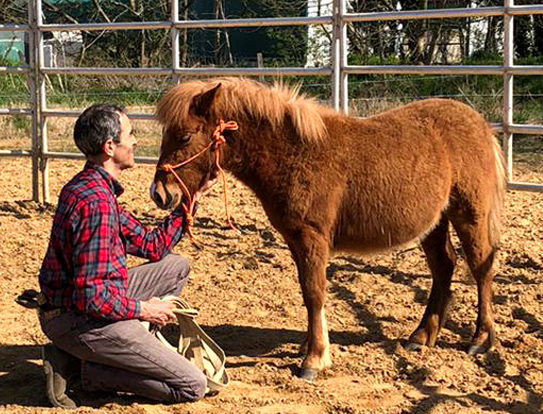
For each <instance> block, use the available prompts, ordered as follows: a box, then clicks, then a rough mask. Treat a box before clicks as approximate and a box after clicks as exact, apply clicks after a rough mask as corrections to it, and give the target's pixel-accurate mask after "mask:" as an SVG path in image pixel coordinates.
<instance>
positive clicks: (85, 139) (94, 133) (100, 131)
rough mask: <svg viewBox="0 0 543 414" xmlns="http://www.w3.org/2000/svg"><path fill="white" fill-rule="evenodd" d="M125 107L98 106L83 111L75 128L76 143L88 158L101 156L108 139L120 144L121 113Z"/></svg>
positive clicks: (113, 105) (112, 105)
mask: <svg viewBox="0 0 543 414" xmlns="http://www.w3.org/2000/svg"><path fill="white" fill-rule="evenodd" d="M124 111H125V108H124V107H123V106H118V105H115V104H96V105H92V106H90V107H88V108H87V109H85V111H83V113H82V114H81V115H79V118H77V121H76V122H75V127H74V141H75V145H77V148H79V150H80V151H81V152H82V153H83V154H85V155H86V156H94V155H99V154H100V153H101V152H102V151H103V150H104V144H105V143H106V141H107V140H108V139H110V138H111V139H112V140H113V142H115V143H119V142H120V134H121V118H120V115H119V114H121V113H125V112H124Z"/></svg>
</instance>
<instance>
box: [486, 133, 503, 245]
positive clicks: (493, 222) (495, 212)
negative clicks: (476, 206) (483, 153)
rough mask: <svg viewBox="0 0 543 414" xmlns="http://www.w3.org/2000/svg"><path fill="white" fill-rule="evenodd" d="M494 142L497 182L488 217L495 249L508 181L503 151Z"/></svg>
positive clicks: (490, 235)
mask: <svg viewBox="0 0 543 414" xmlns="http://www.w3.org/2000/svg"><path fill="white" fill-rule="evenodd" d="M492 140H493V142H494V147H493V149H494V165H495V168H496V182H495V183H494V191H493V194H492V201H491V205H490V212H489V213H490V214H489V216H488V239H489V241H490V245H491V246H492V247H494V248H496V247H498V244H499V241H500V233H501V215H502V208H503V201H504V198H505V190H506V187H507V180H506V176H505V160H504V158H503V153H502V149H501V147H500V145H499V143H498V140H497V139H496V138H495V137H494V136H493V137H492Z"/></svg>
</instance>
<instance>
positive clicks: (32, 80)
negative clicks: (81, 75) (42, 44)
mask: <svg viewBox="0 0 543 414" xmlns="http://www.w3.org/2000/svg"><path fill="white" fill-rule="evenodd" d="M35 2H36V0H29V1H28V6H27V7H28V8H27V10H28V25H29V28H30V29H31V30H30V32H29V33H28V49H29V50H28V63H29V65H30V67H31V68H32V70H31V71H30V70H29V71H28V75H27V84H28V91H29V94H30V96H29V98H30V105H31V106H32V118H31V131H32V137H31V140H32V144H31V147H32V151H31V154H32V200H34V201H36V202H39V201H40V188H39V182H38V177H39V170H40V143H39V140H38V128H39V126H38V125H39V124H38V122H39V118H38V117H39V112H38V86H37V83H36V79H37V77H38V70H37V65H36V62H37V49H36V47H37V39H38V20H37V16H36V3H35Z"/></svg>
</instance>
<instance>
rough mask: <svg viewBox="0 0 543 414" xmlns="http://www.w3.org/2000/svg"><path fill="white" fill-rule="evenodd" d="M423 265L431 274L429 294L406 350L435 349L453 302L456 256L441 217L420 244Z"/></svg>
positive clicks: (446, 220) (446, 227) (445, 219)
mask: <svg viewBox="0 0 543 414" xmlns="http://www.w3.org/2000/svg"><path fill="white" fill-rule="evenodd" d="M422 248H423V249H424V253H425V254H426V261H427V262H428V266H429V268H430V271H431V273H432V290H431V292H430V297H429V299H428V305H427V306H426V311H425V312H424V316H423V317H422V320H421V322H420V324H419V326H418V327H417V329H415V331H414V332H413V333H412V334H411V336H410V337H409V342H408V344H407V348H408V349H418V348H420V347H421V346H422V345H426V346H434V345H435V343H436V339H437V336H438V334H439V331H440V330H441V327H442V326H443V324H444V323H445V320H446V318H447V311H448V308H449V305H450V302H451V299H452V293H451V279H452V275H453V272H454V266H455V264H456V253H455V251H454V248H453V246H452V244H451V240H450V238H449V220H448V219H447V217H445V216H444V215H443V216H442V218H441V220H440V222H439V224H438V225H437V226H436V227H435V228H434V229H433V230H432V231H431V232H430V233H429V234H428V235H427V236H426V238H425V239H424V240H423V241H422Z"/></svg>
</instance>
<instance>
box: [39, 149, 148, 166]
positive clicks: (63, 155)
mask: <svg viewBox="0 0 543 414" xmlns="http://www.w3.org/2000/svg"><path fill="white" fill-rule="evenodd" d="M43 156H44V157H45V158H48V159H63V160H85V156H84V155H83V154H81V153H79V152H54V151H48V152H44V153H43ZM134 159H135V161H136V162H137V163H138V164H147V165H156V163H157V162H158V158H156V157H135V158H134Z"/></svg>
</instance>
